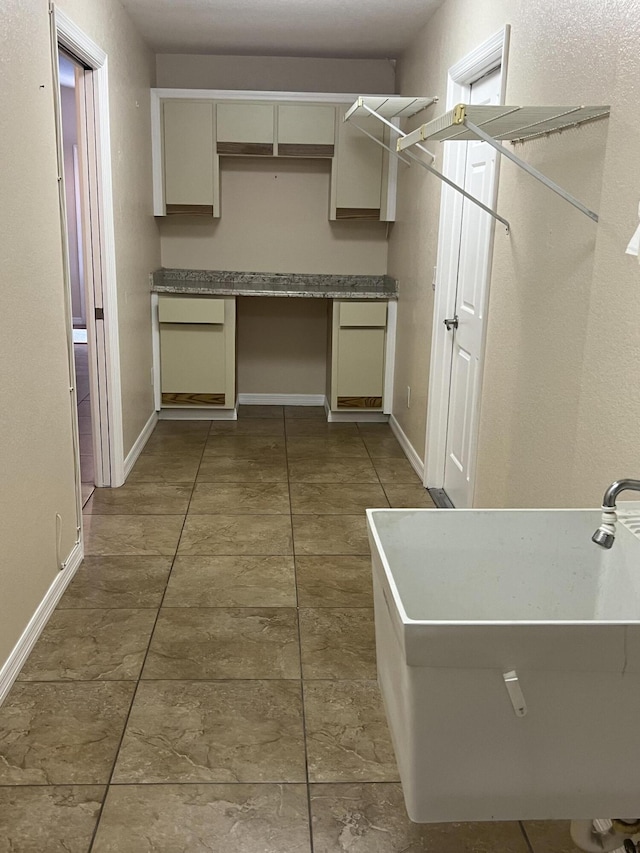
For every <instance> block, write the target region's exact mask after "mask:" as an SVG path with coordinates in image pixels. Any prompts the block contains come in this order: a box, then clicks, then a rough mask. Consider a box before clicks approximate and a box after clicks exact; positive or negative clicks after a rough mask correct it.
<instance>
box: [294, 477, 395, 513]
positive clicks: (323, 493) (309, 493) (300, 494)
mask: <svg viewBox="0 0 640 853" xmlns="http://www.w3.org/2000/svg"><path fill="white" fill-rule="evenodd" d="M290 488H291V509H292V512H293V514H294V515H331V514H337V515H341V514H347V515H355V514H358V513H363V512H364V511H365V510H366V509H367V508H368V507H388V506H389V502H388V501H387V498H386V495H385V493H384V492H383V490H382V486H380V485H378V484H377V483H354V484H351V483H342V484H340V485H337V484H335V483H291V487H290Z"/></svg>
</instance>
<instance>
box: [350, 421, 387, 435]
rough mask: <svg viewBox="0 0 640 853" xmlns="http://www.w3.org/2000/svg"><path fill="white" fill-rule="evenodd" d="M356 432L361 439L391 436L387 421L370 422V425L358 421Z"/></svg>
mask: <svg viewBox="0 0 640 853" xmlns="http://www.w3.org/2000/svg"><path fill="white" fill-rule="evenodd" d="M358 432H359V433H360V435H362V436H363V437H364V436H367V435H393V431H392V429H391V427H390V426H389V421H371V422H370V423H366V422H364V421H360V422H359V423H358Z"/></svg>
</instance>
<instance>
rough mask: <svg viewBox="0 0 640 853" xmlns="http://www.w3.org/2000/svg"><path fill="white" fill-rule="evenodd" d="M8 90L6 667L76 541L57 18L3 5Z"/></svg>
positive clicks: (0, 211)
mask: <svg viewBox="0 0 640 853" xmlns="http://www.w3.org/2000/svg"><path fill="white" fill-rule="evenodd" d="M0 31H2V32H4V33H8V32H11V33H12V38H11V39H5V40H4V44H3V85H2V86H0V162H2V164H3V167H2V169H1V170H0V196H1V197H2V199H3V204H2V205H0V233H1V234H2V252H1V254H0V279H1V280H2V288H1V291H0V306H1V310H0V365H1V366H0V399H2V401H3V404H2V406H1V407H0V472H1V474H0V479H1V481H2V486H1V488H0V542H2V559H1V560H0V665H2V663H3V662H4V660H5V659H6V658H7V656H8V655H9V653H10V651H11V649H12V648H13V646H14V645H15V643H16V642H17V640H18V638H19V637H20V634H21V633H22V631H23V630H24V628H25V627H26V625H27V622H28V621H29V619H30V618H31V616H32V615H33V612H34V610H35V609H36V607H37V605H38V604H39V603H40V601H41V599H42V597H43V596H44V594H45V592H46V591H47V589H48V587H49V586H50V584H51V583H52V581H53V580H54V578H55V577H56V575H57V572H58V566H57V561H56V521H55V518H56V513H59V514H60V515H61V516H62V525H63V528H62V532H63V535H62V542H61V553H62V556H63V557H66V555H67V554H68V553H69V552H70V551H71V549H72V547H73V544H74V542H75V538H76V537H75V525H76V516H75V486H74V469H73V445H72V436H71V405H70V396H69V369H68V358H67V344H66V340H67V338H66V331H65V311H64V289H63V284H62V250H61V242H60V215H59V209H58V187H57V181H56V175H57V166H56V148H55V137H54V114H53V94H52V82H51V60H50V57H49V15H48V14H47V8H46V5H45V4H43V3H42V2H36V0H29V2H25V0H5V2H3V3H2V4H1V5H0Z"/></svg>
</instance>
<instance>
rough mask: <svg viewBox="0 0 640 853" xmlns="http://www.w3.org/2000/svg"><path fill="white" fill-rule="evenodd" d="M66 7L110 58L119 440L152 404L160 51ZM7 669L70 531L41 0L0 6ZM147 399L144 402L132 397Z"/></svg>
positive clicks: (79, 5)
mask: <svg viewBox="0 0 640 853" xmlns="http://www.w3.org/2000/svg"><path fill="white" fill-rule="evenodd" d="M63 8H64V10H65V11H66V12H67V13H68V14H69V15H70V16H71V17H73V18H74V20H75V21H76V22H77V23H78V24H79V25H80V27H82V28H84V29H86V31H87V32H88V33H89V35H91V36H92V37H93V38H94V39H95V40H96V41H97V42H98V43H99V44H100V45H101V46H102V47H103V48H104V49H106V51H107V52H108V53H109V54H110V57H109V58H110V82H111V98H112V101H111V121H112V129H113V134H114V136H113V159H114V167H115V168H114V192H115V199H116V240H117V250H118V278H119V292H120V311H121V317H120V322H121V340H122V363H123V375H124V394H123V402H124V405H125V426H126V434H125V448H127V449H128V447H129V446H130V445H131V442H132V437H133V436H134V434H135V435H137V434H138V432H139V431H140V428H141V426H142V424H143V423H144V422H145V421H146V419H147V418H148V416H149V413H150V411H151V410H152V408H153V407H152V403H151V395H150V391H149V388H148V387H145V386H144V384H143V381H142V374H143V373H144V376H145V379H146V383H147V386H148V383H149V373H150V367H151V360H150V344H149V340H150V334H149V330H148V327H149V295H148V281H147V275H148V272H149V270H150V269H151V268H153V267H154V266H157V265H158V263H159V249H158V239H157V235H156V228H155V225H154V221H153V217H152V215H151V191H150V164H149V159H150V155H149V150H150V144H149V117H148V116H149V109H148V93H147V90H148V87H149V85H150V84H151V83H152V75H153V57H152V56H151V54H149V53H148V52H146V51H145V49H144V48H143V46H142V44H141V42H140V41H139V40H138V39H137V37H136V36H135V35H134V34H133V33H132V29H131V24H130V22H129V19H128V17H127V15H126V14H125V13H124V11H123V10H122V7H121V6H120V5H119V4H118V3H117V2H115V0H82V2H80V0H78V2H73V0H68V2H66V3H64V4H63ZM0 31H2V32H3V33H11V38H10V39H5V40H4V43H3V80H2V86H0V105H1V108H0V161H1V162H2V163H3V168H2V169H1V170H0V196H1V197H2V199H3V204H2V207H1V209H0V232H1V233H2V253H1V257H0V278H1V279H2V289H1V295H0V305H1V310H0V324H1V330H0V365H2V367H0V398H1V399H2V400H3V405H2V407H1V408H0V471H1V472H2V475H1V478H2V488H1V490H0V502H1V507H0V541H1V542H2V560H1V561H0V591H1V592H0V665H1V664H2V662H4V660H5V659H6V658H7V656H8V655H9V653H10V652H11V650H12V648H13V647H14V645H15V643H16V642H17V640H18V639H19V637H20V635H21V633H22V631H23V630H24V628H25V627H26V625H27V623H28V621H29V619H30V618H31V616H32V615H33V613H34V611H35V609H36V608H37V606H38V604H39V603H40V601H41V600H42V598H43V596H44V595H45V593H46V591H47V589H48V588H49V586H50V585H51V583H52V582H53V580H54V579H55V578H56V576H57V572H58V565H57V559H56V522H55V518H56V513H59V514H60V515H61V517H62V536H61V543H60V553H61V556H62V558H65V557H66V556H67V554H69V552H70V551H71V549H72V547H73V544H74V542H75V539H76V530H75V527H76V517H75V484H74V465H73V446H72V420H71V419H72V410H71V405H70V395H69V370H68V358H67V330H66V326H65V307H64V284H63V272H62V250H61V237H60V216H59V209H58V188H57V164H56V149H55V123H54V111H53V103H54V98H53V91H52V68H51V56H50V42H49V14H48V10H47V6H46V3H44V2H42V0H5V2H3V3H2V4H0ZM136 397H139V398H140V400H138V399H136Z"/></svg>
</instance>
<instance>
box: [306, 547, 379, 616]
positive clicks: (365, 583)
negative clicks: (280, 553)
mask: <svg viewBox="0 0 640 853" xmlns="http://www.w3.org/2000/svg"><path fill="white" fill-rule="evenodd" d="M296 579H297V586H298V604H299V605H300V607H372V606H373V584H372V581H371V559H370V558H369V557H336V556H333V557H331V556H323V557H296Z"/></svg>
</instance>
